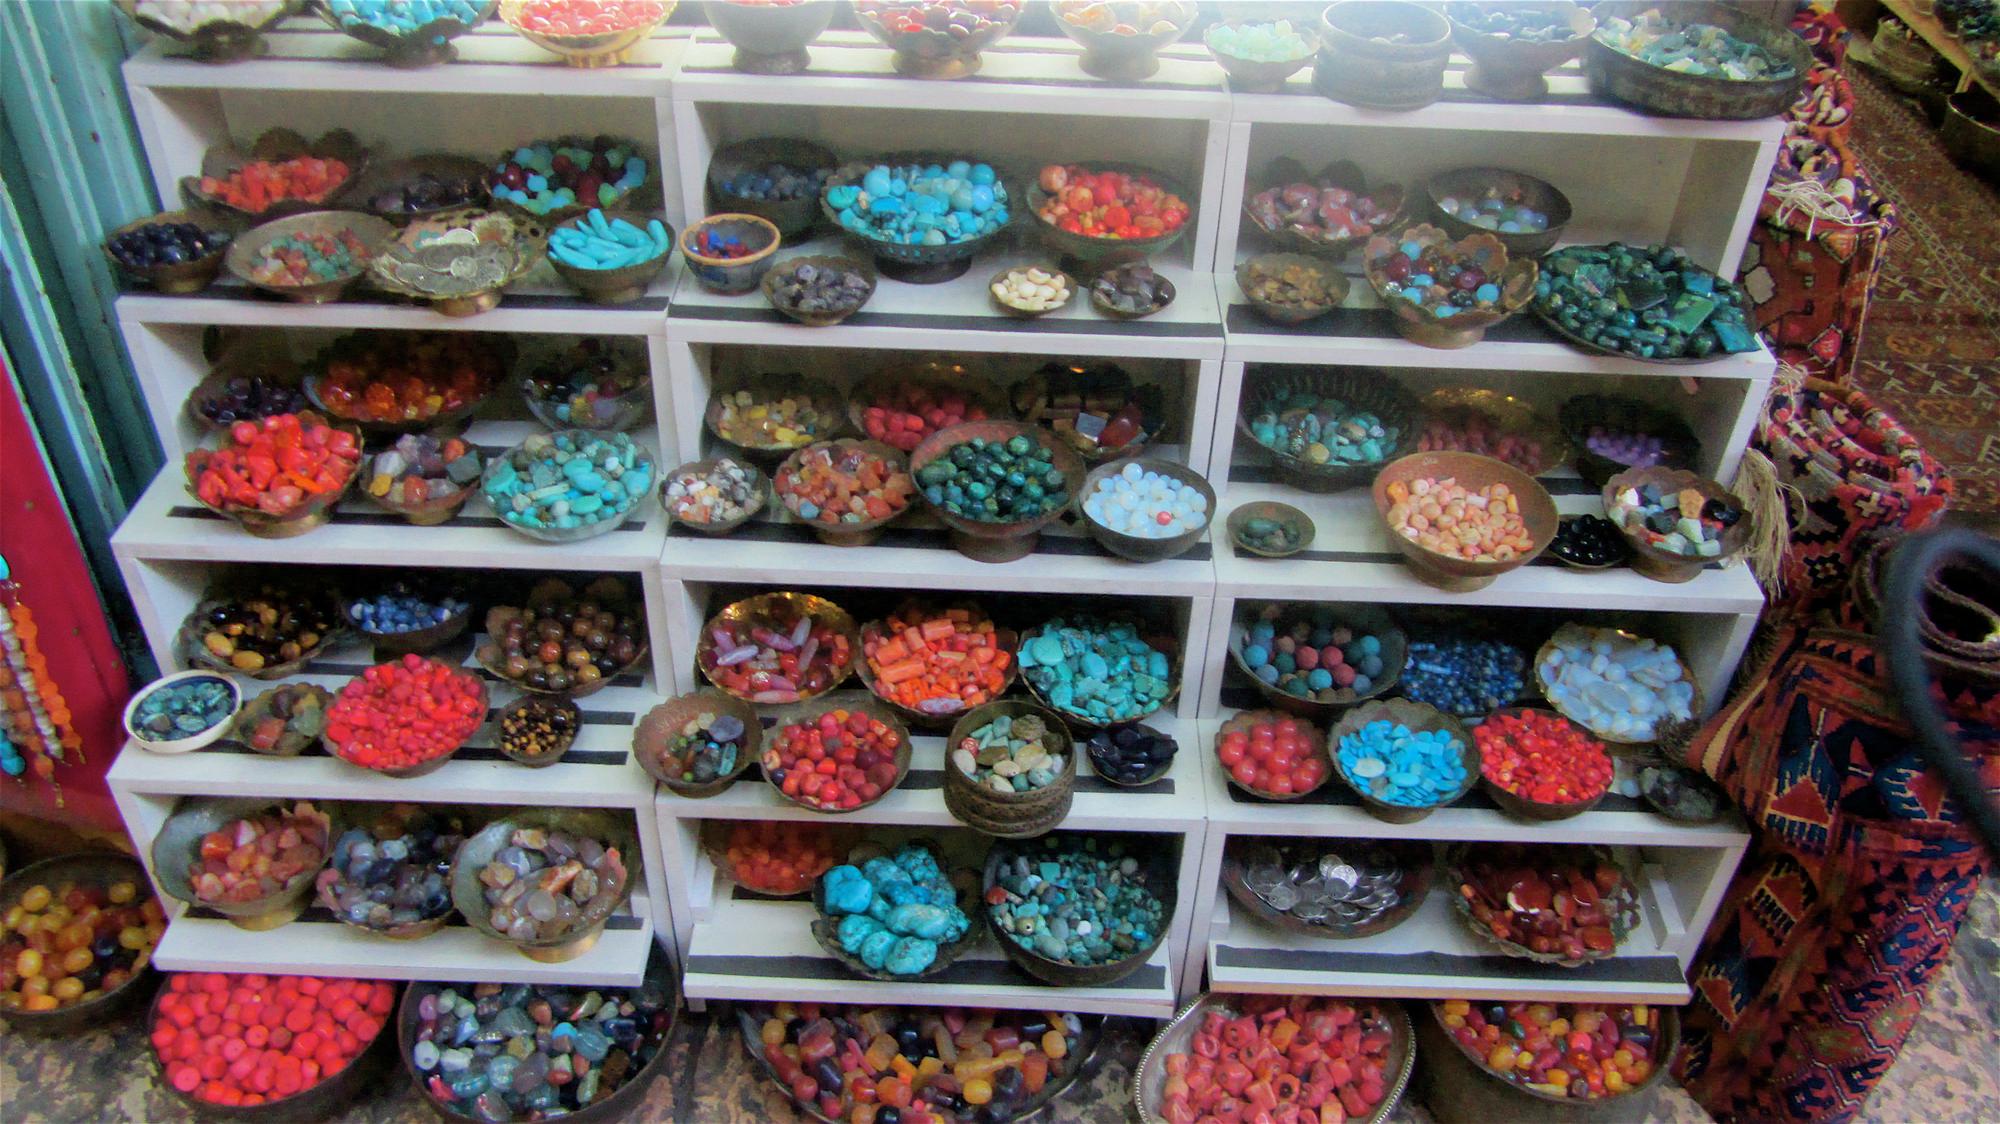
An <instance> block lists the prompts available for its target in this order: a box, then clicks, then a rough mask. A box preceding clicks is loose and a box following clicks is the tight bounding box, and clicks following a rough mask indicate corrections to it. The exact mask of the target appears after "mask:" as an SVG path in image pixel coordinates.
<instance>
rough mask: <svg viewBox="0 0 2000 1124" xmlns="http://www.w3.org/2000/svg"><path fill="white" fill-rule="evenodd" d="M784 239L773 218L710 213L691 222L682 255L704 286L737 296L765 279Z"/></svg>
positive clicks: (683, 242)
mask: <svg viewBox="0 0 2000 1124" xmlns="http://www.w3.org/2000/svg"><path fill="white" fill-rule="evenodd" d="M781 241H782V239H781V238H780V237H779V234H778V228H777V227H776V226H774V225H773V224H772V223H771V220H770V219H767V218H763V217H761V216H758V215H730V214H723V215H710V216H708V217H707V218H704V219H701V220H699V221H697V222H694V223H690V224H689V225H688V228H687V230H686V231H684V232H683V233H682V234H681V257H682V258H684V259H686V261H687V265H688V269H689V270H690V271H691V272H692V273H693V274H694V279H695V280H696V281H699V282H701V287H702V288H704V289H707V290H708V291H710V292H713V293H723V294H726V295H729V296H735V295H737V294H740V293H747V292H750V291H751V290H753V289H755V288H756V287H757V286H758V285H759V284H760V283H761V282H762V281H763V280H764V274H765V273H766V272H767V271H768V270H769V269H770V268H771V263H772V261H773V260H774V259H773V255H775V254H776V253H777V252H778V244H779V243H780V242H781Z"/></svg>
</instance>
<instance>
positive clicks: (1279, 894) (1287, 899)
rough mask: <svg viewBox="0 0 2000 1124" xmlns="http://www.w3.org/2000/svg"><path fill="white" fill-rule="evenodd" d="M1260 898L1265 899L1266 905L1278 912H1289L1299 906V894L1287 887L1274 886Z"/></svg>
mask: <svg viewBox="0 0 2000 1124" xmlns="http://www.w3.org/2000/svg"><path fill="white" fill-rule="evenodd" d="M1258 896H1259V897H1261V898H1263V899H1264V903H1265V904H1266V905H1268V906H1270V907H1271V908H1272V909H1276V910H1289V909H1291V908H1292V907H1293V906H1296V905H1298V904H1299V892H1298V891H1297V890H1294V889H1292V888H1291V887H1290V886H1286V885H1279V886H1274V887H1272V888H1271V889H1270V890H1269V891H1268V892H1266V893H1263V894H1260V895H1258Z"/></svg>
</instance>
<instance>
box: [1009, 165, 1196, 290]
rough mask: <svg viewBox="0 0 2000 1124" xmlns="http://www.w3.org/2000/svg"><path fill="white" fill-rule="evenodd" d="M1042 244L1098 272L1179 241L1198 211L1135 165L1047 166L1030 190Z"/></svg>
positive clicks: (1172, 186) (1167, 182) (1168, 183)
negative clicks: (1046, 244) (1038, 220)
mask: <svg viewBox="0 0 2000 1124" xmlns="http://www.w3.org/2000/svg"><path fill="white" fill-rule="evenodd" d="M1028 205H1029V206H1030V207H1031V208H1033V209H1034V212H1035V217H1036V218H1038V219H1040V220H1041V222H1040V223H1039V224H1038V225H1039V228H1040V230H1041V232H1042V240H1043V241H1044V242H1047V243H1048V244H1049V245H1050V246H1051V247H1053V248H1054V249H1055V250H1056V251H1057V252H1058V253H1060V254H1062V255H1063V256H1064V259H1065V261H1064V266H1065V268H1068V267H1069V266H1070V265H1072V264H1076V265H1078V269H1079V271H1080V272H1086V273H1091V274H1095V273H1097V272H1098V271H1099V270H1101V269H1102V268H1103V267H1105V266H1109V265H1117V264H1120V263H1124V262H1132V261H1139V260H1141V259H1143V258H1145V257H1147V256H1148V255H1151V254H1157V253H1159V252H1160V251H1162V250H1165V249H1166V248H1167V247H1169V246H1171V245H1173V244H1174V243H1175V242H1178V241H1180V237H1181V235H1182V234H1185V233H1186V232H1187V227H1188V224H1189V223H1190V222H1192V221H1193V219H1194V208H1193V207H1192V206H1191V205H1190V204H1189V203H1188V202H1187V201H1186V198H1185V197H1184V193H1183V192H1182V191H1181V190H1180V188H1179V186H1178V185H1177V184H1176V183H1175V182H1174V181H1173V180H1171V179H1169V178H1168V177H1167V176H1165V175H1163V174H1161V173H1159V172H1155V171H1153V170H1151V169H1149V168H1141V167H1139V166H1137V165H1134V164H1116V163H1096V164H1091V165H1083V164H1047V165H1044V166H1043V167H1042V170H1041V172H1040V174H1039V175H1038V176H1037V177H1036V181H1035V183H1033V184H1032V185H1030V186H1029V188H1028Z"/></svg>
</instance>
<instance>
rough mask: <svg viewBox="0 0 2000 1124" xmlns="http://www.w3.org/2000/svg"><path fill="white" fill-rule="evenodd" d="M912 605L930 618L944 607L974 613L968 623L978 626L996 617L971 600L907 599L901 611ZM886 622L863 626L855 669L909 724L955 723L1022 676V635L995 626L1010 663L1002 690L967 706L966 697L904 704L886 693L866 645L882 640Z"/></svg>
mask: <svg viewBox="0 0 2000 1124" xmlns="http://www.w3.org/2000/svg"><path fill="white" fill-rule="evenodd" d="M912 606H914V607H917V608H918V609H919V610H920V611H922V612H923V613H924V614H925V616H926V617H928V616H930V615H932V614H933V613H936V612H938V611H941V610H944V609H961V610H964V611H965V612H967V613H969V614H971V616H969V617H968V618H967V620H966V623H967V624H971V625H977V624H978V623H981V622H990V621H991V620H992V618H991V617H989V616H987V614H986V610H984V609H982V608H980V607H979V606H978V605H976V604H973V603H972V602H970V601H962V602H954V603H950V604H941V603H935V602H926V601H921V600H913V601H910V602H905V603H904V605H903V606H900V607H899V608H898V609H897V612H898V613H899V614H900V613H901V612H903V610H904V609H907V608H910V607H912ZM883 624H884V622H883V621H869V622H868V623H867V624H864V625H862V626H861V646H862V649H864V652H863V654H862V655H860V656H859V657H857V658H856V659H855V661H854V672H855V674H856V675H858V676H860V677H861V682H862V684H863V685H864V686H866V687H867V688H868V690H869V691H870V692H872V693H873V694H874V695H875V697H876V698H878V699H880V700H881V701H882V705H883V706H886V707H888V708H889V709H891V710H893V711H895V712H896V713H897V714H898V715H900V716H901V717H902V719H903V721H904V722H905V723H906V724H909V725H913V726H930V727H937V726H943V725H946V724H947V723H950V722H955V721H957V720H958V718H959V716H960V715H963V714H966V713H968V712H969V711H972V710H975V709H977V708H979V707H981V706H984V705H986V704H987V703H990V702H995V701H997V700H999V699H1000V698H1001V697H1002V696H1004V695H1006V693H1007V692H1008V691H1009V690H1011V689H1012V688H1013V686H1014V681H1015V680H1016V679H1018V678H1019V677H1020V674H1021V664H1020V661H1018V660H1016V659H1014V648H1015V646H1016V645H1017V644H1018V643H1019V642H1020V637H1019V636H1018V635H1017V634H1016V633H1015V632H1014V630H1013V629H1011V628H995V629H994V630H993V644H994V647H995V649H996V650H998V651H1001V652H1004V653H1006V655H1007V666H1006V667H1005V668H1003V669H1002V670H1001V673H1000V686H999V688H998V689H996V690H994V691H993V692H992V693H991V694H989V695H988V696H987V697H986V698H984V699H982V700H980V701H979V702H977V703H973V704H971V705H969V706H968V705H966V703H965V702H964V700H962V699H947V698H934V699H926V700H924V702H925V703H926V704H928V706H929V708H928V709H925V708H921V707H907V706H904V705H902V704H901V703H898V702H895V701H893V700H891V699H890V698H889V697H888V696H887V695H885V694H884V693H883V683H882V681H881V679H880V677H878V676H877V675H876V673H875V668H874V665H873V664H872V663H871V662H870V659H869V657H868V655H867V654H866V653H865V648H866V647H867V645H868V642H869V641H870V640H871V639H879V638H881V637H882V626H883Z"/></svg>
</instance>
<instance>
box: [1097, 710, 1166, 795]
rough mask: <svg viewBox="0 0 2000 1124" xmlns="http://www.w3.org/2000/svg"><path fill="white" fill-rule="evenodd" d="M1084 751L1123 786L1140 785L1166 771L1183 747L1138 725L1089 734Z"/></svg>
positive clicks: (1104, 774)
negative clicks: (1088, 752) (1087, 751)
mask: <svg viewBox="0 0 2000 1124" xmlns="http://www.w3.org/2000/svg"><path fill="white" fill-rule="evenodd" d="M1084 748H1086V749H1088V750H1089V751H1090V764H1091V766H1092V767H1093V768H1095V769H1096V770H1097V771H1098V773H1099V774H1101V775H1103V776H1105V777H1107V778H1109V779H1111V780H1114V781H1117V782H1119V783H1121V784H1140V783H1143V782H1145V781H1146V780H1148V779H1149V778H1152V777H1154V776H1156V775H1157V774H1159V773H1162V772H1165V771H1166V769H1167V766H1168V765H1169V764H1171V763H1172V762H1173V759H1174V754H1175V753H1177V752H1179V750H1180V745H1179V744H1178V743H1177V742H1175V741H1174V739H1172V738H1170V737H1168V736H1167V735H1165V734H1162V733H1159V732H1158V731H1156V730H1153V729H1151V728H1149V727H1146V726H1141V725H1139V724H1138V723H1136V722H1133V723H1126V724H1124V725H1120V726H1107V727H1105V728H1103V729H1101V730H1098V731H1097V732H1096V733H1094V734H1092V735H1090V741H1089V742H1087V743H1085V746H1084Z"/></svg>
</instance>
